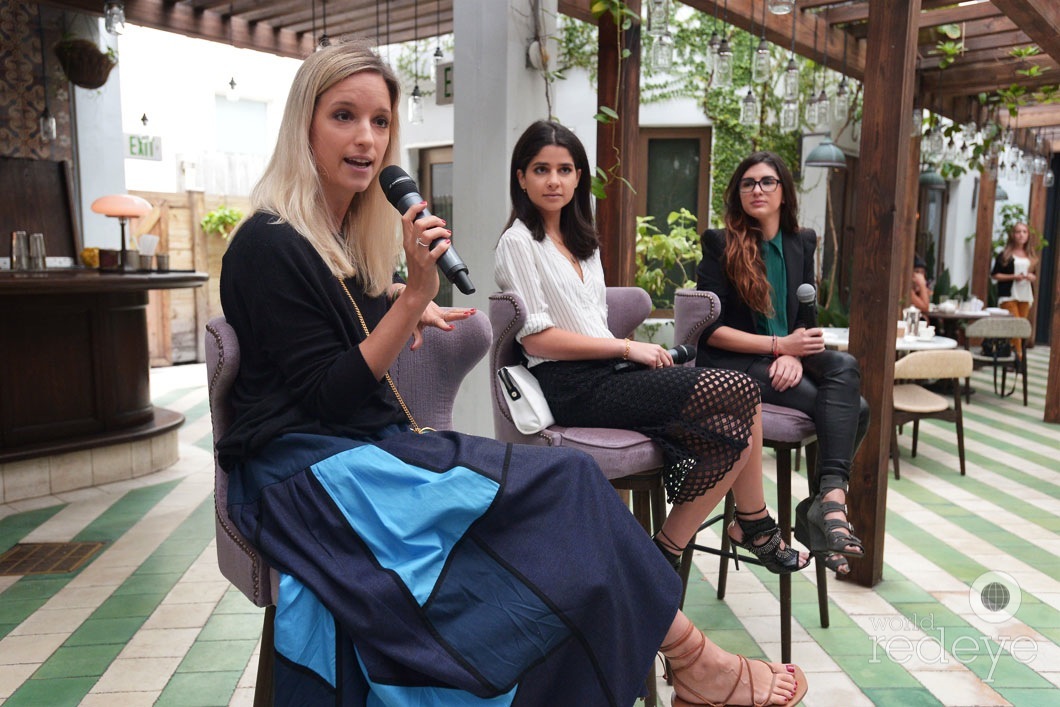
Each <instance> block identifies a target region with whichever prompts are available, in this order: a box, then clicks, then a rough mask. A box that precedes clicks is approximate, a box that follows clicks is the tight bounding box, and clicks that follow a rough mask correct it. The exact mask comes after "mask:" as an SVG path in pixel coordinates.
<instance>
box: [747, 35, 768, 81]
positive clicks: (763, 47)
mask: <svg viewBox="0 0 1060 707" xmlns="http://www.w3.org/2000/svg"><path fill="white" fill-rule="evenodd" d="M769 63H770V62H769V42H767V41H766V40H765V39H762V40H761V41H759V42H758V48H757V49H755V54H754V60H753V62H752V64H751V81H753V82H755V83H765V82H766V81H767V80H768V79H769Z"/></svg>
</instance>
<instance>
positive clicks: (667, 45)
mask: <svg viewBox="0 0 1060 707" xmlns="http://www.w3.org/2000/svg"><path fill="white" fill-rule="evenodd" d="M673 63H674V38H673V35H671V34H670V33H669V32H665V33H663V34H660V35H658V36H656V37H653V38H652V42H651V68H652V69H654V70H655V71H667V70H669V69H670V67H671V66H673Z"/></svg>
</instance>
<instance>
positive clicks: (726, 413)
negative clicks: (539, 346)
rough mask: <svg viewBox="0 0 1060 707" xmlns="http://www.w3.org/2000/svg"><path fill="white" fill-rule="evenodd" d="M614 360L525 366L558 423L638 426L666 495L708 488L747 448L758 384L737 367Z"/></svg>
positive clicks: (685, 496) (690, 494)
mask: <svg viewBox="0 0 1060 707" xmlns="http://www.w3.org/2000/svg"><path fill="white" fill-rule="evenodd" d="M616 363H618V361H557V362H549V363H542V364H539V365H537V366H534V367H533V368H532V369H531V370H532V371H533V373H534V374H535V375H536V376H537V378H538V380H539V381H540V383H541V389H542V391H544V393H545V397H546V398H547V399H548V404H549V407H550V408H551V409H552V415H553V416H554V417H555V418H556V424H559V425H563V426H566V427H611V428H617V429H626V430H636V431H637V432H640V433H642V434H644V435H646V436H648V437H650V438H651V439H652V441H654V442H655V443H656V444H658V445H659V446H660V447H661V448H662V451H663V454H664V456H665V459H666V473H665V479H664V481H665V484H666V495H667V497H668V498H669V500H670V502H671V503H686V502H688V501H691V500H692V499H695V498H697V497H698V496H701V495H703V494H704V493H706V492H707V491H708V490H709V489H711V488H713V487H714V486H715V485H716V484H717V483H718V481H720V480H721V479H722V477H724V476H725V474H727V473H728V472H729V470H730V469H732V466H733V464H734V463H735V462H736V460H737V459H738V458H739V456H740V454H741V453H742V452H743V450H744V449H745V448H746V447H747V441H748V438H749V437H750V436H751V425H752V422H753V418H754V414H755V408H756V407H757V406H758V404H759V402H760V397H761V396H760V393H759V389H758V384H757V383H755V382H754V380H752V379H751V378H749V377H748V376H746V375H744V374H743V373H739V372H737V371H731V370H725V369H717V368H685V367H683V366H674V367H668V368H658V369H647V368H642V367H639V366H638V367H636V368H635V369H634V370H631V371H625V372H615V370H614V365H615V364H616Z"/></svg>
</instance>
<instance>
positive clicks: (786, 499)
mask: <svg viewBox="0 0 1060 707" xmlns="http://www.w3.org/2000/svg"><path fill="white" fill-rule="evenodd" d="M720 313H721V304H720V303H719V301H718V298H717V296H716V295H715V294H714V293H713V292H706V291H702V290H686V289H682V290H678V291H677V293H676V296H675V299H674V344H687V345H689V346H697V347H698V345H699V339H700V337H701V336H702V334H703V330H704V329H706V327H708V326H709V325H710V324H712V323H713V322H714V321H715V320H716V319H717V318H718V316H719V314H720ZM685 365H695V364H694V363H693V362H689V363H687V364H685ZM762 446H763V447H767V448H769V449H772V450H773V451H774V452H775V453H776V456H777V524H778V525H779V526H780V529H781V532H782V534H783V537H784V542H786V543H791V472H792V463H791V457H792V453H793V452H796V451H798V450H800V449H802V448H805V449H806V469H807V475H808V478H809V482H810V492H811V493H816V492H817V488H816V486H817V479H816V475H815V474H814V470H815V469H816V465H817V430H816V428H815V427H814V424H813V420H812V419H810V417H809V416H808V415H806V414H804V413H802V412H800V411H798V410H794V409H792V408H786V407H782V406H779V405H769V404H763V405H762ZM734 512H735V503H734V501H733V496H732V493H729V494H727V495H726V496H725V510H724V515H723V518H722V519H723V521H724V527H726V528H727V527H728V526H729V524H730V523H731V522H732V520H733V514H734ZM717 520H718V518H712V519H710V520H708V521H707V522H706V523H704V525H703V527H706V526H707V525H710V524H711V523H713V522H715V521H717ZM700 529H701V530H702V528H700ZM721 538H722V540H721V551H720V552H719V551H717V550H714V549H713V548H709V547H705V546H702V545H690V546H689V548H688V549H687V550H686V553H688V554H687V555H686V558H685V563H684V565H685V573H686V578H687V567H688V565H689V564H691V563H690V554H691V552H692V551H693V550H700V551H704V552H709V553H712V554H718V555H720V557H721V560H720V562H719V565H718V598H719V599H724V598H725V590H726V584H727V578H728V571H729V557H730V556H731V555H733V554H734V553H735V550H730V548H731V544H730V542H729V537H728V534H727V533H726V532H725V530H724V529H723V530H722V532H721ZM741 561H743V562H750V563H752V564H760V563H759V562H758V561H757V559H756V558H753V557H747V558H742V557H741ZM815 565H816V570H817V604H818V613H819V615H820V618H821V627H822V628H828V624H829V617H828V574H827V568H826V567H825V565H824V562H823V561H822V558H820V557H818V558H817V561H816V562H815ZM779 579H780V653H781V658H780V659H781V661H783V662H788V661H790V660H791V575H786V574H782V575H779Z"/></svg>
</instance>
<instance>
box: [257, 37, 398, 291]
mask: <svg viewBox="0 0 1060 707" xmlns="http://www.w3.org/2000/svg"><path fill="white" fill-rule="evenodd" d="M364 71H371V72H374V73H377V74H379V75H380V76H381V77H382V78H383V81H385V82H386V86H387V90H388V92H389V93H390V107H391V110H392V115H391V121H390V143H389V145H388V146H387V149H386V154H384V155H383V157H382V162H381V164H383V165H387V164H390V162H391V157H392V155H393V154H394V153H395V152H396V150H397V146H398V109H397V106H398V97H399V95H400V84H399V83H398V79H397V77H396V76H395V75H394V72H393V71H392V70H391V69H390V67H389V66H387V65H386V64H385V63H384V62H383V60H382V59H380V58H379V56H378V55H377V54H376V53H375V52H374V51H373V50H372V48H371V45H370V44H368V43H367V42H364V41H354V42H345V43H341V44H333V45H331V46H329V47H325V48H323V49H320V50H319V51H316V52H314V53H313V54H312V55H311V56H309V57H308V58H307V59H306V60H305V61H304V62H302V65H301V66H300V67H299V68H298V72H297V73H296V74H295V77H294V83H292V85H291V91H290V93H289V94H288V96H287V104H286V106H285V107H284V111H283V120H282V121H281V122H280V132H279V137H278V139H277V141H276V149H275V150H274V151H273V153H272V157H271V158H269V163H268V165H267V166H266V167H265V172H264V174H262V177H261V179H260V180H259V181H258V183H257V185H256V186H255V187H254V190H253V191H252V192H251V195H250V201H251V205H252V206H253V208H254V209H255V210H260V211H265V212H267V213H270V214H273V215H275V216H276V217H277V219H278V220H279V221H282V222H286V223H288V224H290V226H291V227H292V228H294V229H295V230H296V231H298V233H299V234H301V236H302V237H303V238H305V239H306V240H307V241H309V243H310V245H312V246H313V248H314V250H316V252H317V253H319V254H320V257H321V258H322V259H323V260H324V262H325V263H326V264H327V266H328V269H330V270H331V272H332V274H334V275H335V276H336V277H341V278H348V277H352V276H354V275H356V276H359V278H360V280H361V282H362V285H363V287H364V288H365V290H366V291H367V292H368V294H370V295H372V296H378V295H380V294H382V293H383V291H384V290H386V288H387V287H388V286H389V285H390V284H391V281H392V277H393V273H394V267H395V266H396V264H397V262H398V256H399V254H400V252H401V240H400V238H399V237H398V233H399V230H398V220H399V218H400V215H399V214H398V213H397V211H395V210H394V208H393V207H392V206H391V205H390V204H389V203H388V202H387V200H386V197H385V196H384V195H383V190H382V189H374V188H369V189H367V190H365V191H363V192H360V193H358V194H356V195H354V197H353V200H352V201H351V202H350V207H349V210H348V211H347V212H346V217H345V218H344V219H343V222H342V223H341V224H338V225H337V226H336V224H334V223H332V220H331V218H330V216H329V213H328V209H327V206H326V202H325V200H324V188H323V184H322V183H321V179H320V173H319V171H318V169H317V164H316V160H315V158H314V156H313V149H312V147H311V144H310V138H309V131H310V127H311V125H312V122H313V113H314V111H315V109H316V105H317V101H318V99H319V98H320V96H321V94H323V93H324V92H325V91H327V90H328V89H329V88H331V87H332V86H334V85H335V84H337V83H339V82H340V81H343V80H344V79H346V78H349V77H350V76H352V75H354V74H357V73H361V72H364ZM336 228H338V230H339V233H338V234H336V233H335V229H336ZM336 235H337V236H338V237H336Z"/></svg>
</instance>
